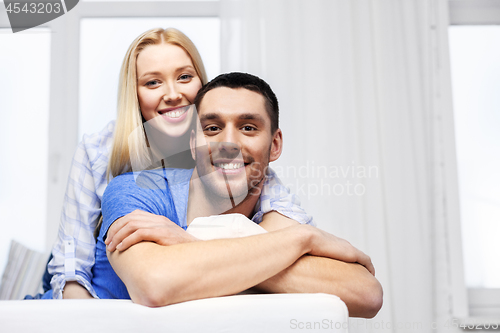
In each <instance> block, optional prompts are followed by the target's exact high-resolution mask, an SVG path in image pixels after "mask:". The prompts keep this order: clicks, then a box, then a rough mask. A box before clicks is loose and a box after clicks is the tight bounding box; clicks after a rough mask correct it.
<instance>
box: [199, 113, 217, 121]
mask: <svg viewBox="0 0 500 333" xmlns="http://www.w3.org/2000/svg"><path fill="white" fill-rule="evenodd" d="M214 119H215V120H216V119H220V116H219V115H218V114H217V113H205V114H203V115H201V116H200V121H205V120H214Z"/></svg>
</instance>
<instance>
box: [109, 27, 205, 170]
mask: <svg viewBox="0 0 500 333" xmlns="http://www.w3.org/2000/svg"><path fill="white" fill-rule="evenodd" d="M163 43H168V44H173V45H177V46H179V47H181V48H183V49H184V50H185V51H186V52H187V54H188V55H189V57H190V58H191V61H192V62H193V66H194V68H195V70H196V73H197V74H198V76H199V78H200V80H201V83H202V84H205V83H207V74H206V73H205V67H204V66H203V62H202V60H201V57H200V54H199V53H198V50H197V49H196V46H195V45H194V44H193V42H192V41H191V40H190V39H189V38H188V37H187V36H186V35H184V34H183V33H182V32H180V31H179V30H177V29H174V28H168V29H162V28H155V29H151V30H148V31H146V32H144V33H143V34H142V35H140V36H139V37H137V38H136V39H135V40H134V41H133V42H132V44H131V45H130V47H129V48H128V51H127V53H126V54H125V58H124V59H123V64H122V67H121V71H120V83H119V87H118V117H117V120H116V128H115V134H114V138H113V149H112V151H111V156H110V160H109V163H108V169H107V177H108V179H109V177H110V176H112V177H116V176H118V175H120V174H122V173H125V172H130V171H132V167H131V165H134V167H135V166H141V165H142V166H148V165H150V164H151V159H152V157H151V156H150V155H149V153H148V150H147V140H146V135H145V134H144V130H136V129H137V128H143V127H142V123H143V119H142V114H141V110H140V107H139V99H138V97H137V56H138V55H139V53H141V51H142V50H144V49H145V48H146V47H147V46H149V45H158V44H163Z"/></svg>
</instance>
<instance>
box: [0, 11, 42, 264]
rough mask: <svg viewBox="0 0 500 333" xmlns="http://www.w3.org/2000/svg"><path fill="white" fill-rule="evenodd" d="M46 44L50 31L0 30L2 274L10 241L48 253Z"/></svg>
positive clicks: (0, 258) (0, 249)
mask: <svg viewBox="0 0 500 333" xmlns="http://www.w3.org/2000/svg"><path fill="white" fill-rule="evenodd" d="M1 5H2V6H3V4H1ZM50 40H51V34H50V30H49V29H31V30H29V32H23V33H17V34H12V31H11V29H10V28H5V29H0V45H2V51H3V50H9V51H8V52H0V63H1V64H2V66H1V69H0V77H1V78H2V79H1V80H0V108H1V110H2V121H1V122H0V141H1V142H2V144H1V145H0V156H1V159H2V163H0V184H2V185H1V186H0V212H2V221H3V222H2V227H3V228H2V233H0V270H3V269H4V267H5V265H6V263H7V256H8V251H9V245H10V240H11V239H16V240H17V241H19V242H21V243H23V244H25V245H26V246H29V247H30V248H33V249H35V250H38V251H45V247H46V243H45V238H44V237H40V235H43V234H44V232H45V225H46V213H47V210H46V209H47V171H48V169H47V163H48V141H49V131H48V130H49V128H48V124H49V75H50V70H49V64H50ZM34 50H36V52H33V51H34ZM27 205H28V206H29V209H26V207H27ZM26 230H30V232H26Z"/></svg>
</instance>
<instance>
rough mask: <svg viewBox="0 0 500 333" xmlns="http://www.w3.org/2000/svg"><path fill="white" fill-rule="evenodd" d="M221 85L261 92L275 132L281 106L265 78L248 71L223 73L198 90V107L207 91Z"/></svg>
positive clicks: (195, 101)
mask: <svg viewBox="0 0 500 333" xmlns="http://www.w3.org/2000/svg"><path fill="white" fill-rule="evenodd" d="M220 87H226V88H231V89H238V88H243V89H247V90H250V91H254V92H256V93H259V94H261V95H262V97H264V100H265V106H266V111H267V114H268V115H269V118H270V119H271V134H274V133H275V132H276V130H277V129H278V128H279V107H278V99H277V98H276V95H275V94H274V92H273V91H272V89H271V87H270V86H269V85H268V84H267V83H266V82H265V81H264V80H262V79H261V78H258V77H257V76H255V75H252V74H248V73H239V72H233V73H226V74H221V75H219V76H217V77H216V78H215V79H213V80H211V81H210V82H208V83H207V84H205V85H204V86H203V87H202V88H201V89H200V91H198V94H197V95H196V98H195V99H194V104H195V105H196V109H199V107H200V104H201V101H202V100H203V97H205V94H206V93H207V92H209V91H210V90H212V89H215V88H220Z"/></svg>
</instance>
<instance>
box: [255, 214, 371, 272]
mask: <svg viewBox="0 0 500 333" xmlns="http://www.w3.org/2000/svg"><path fill="white" fill-rule="evenodd" d="M297 225H299V223H298V222H297V221H294V220H292V219H290V218H288V217H286V216H284V215H282V214H280V213H278V212H274V211H273V212H269V213H267V214H265V215H264V218H263V219H262V222H261V223H260V226H261V227H263V228H264V229H266V230H267V231H269V232H271V231H275V230H279V229H282V228H286V227H291V226H297ZM304 227H305V228H307V232H309V233H310V237H309V240H310V249H309V251H308V253H309V254H311V255H314V256H318V257H326V258H330V259H335V260H340V261H343V262H348V263H358V264H361V265H363V266H365V267H366V269H367V270H368V271H369V272H370V273H371V274H372V275H374V276H375V268H374V267H373V264H372V261H371V259H370V257H369V256H368V255H366V254H365V253H363V252H362V251H360V250H358V249H357V248H355V247H354V246H352V245H351V243H349V242H348V241H346V240H345V239H342V238H339V237H337V236H334V235H332V234H330V233H328V232H326V231H323V230H321V229H318V228H315V227H312V226H304Z"/></svg>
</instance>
